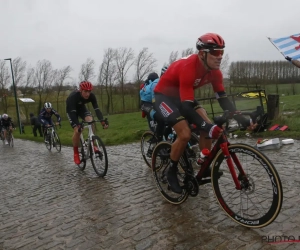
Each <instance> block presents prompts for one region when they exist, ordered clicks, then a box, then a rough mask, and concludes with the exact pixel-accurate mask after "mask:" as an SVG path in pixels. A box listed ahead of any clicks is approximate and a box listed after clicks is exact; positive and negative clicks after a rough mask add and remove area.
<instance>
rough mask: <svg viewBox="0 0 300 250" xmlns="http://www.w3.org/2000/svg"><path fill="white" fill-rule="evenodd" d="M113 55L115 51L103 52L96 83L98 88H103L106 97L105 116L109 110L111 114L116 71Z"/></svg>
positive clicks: (110, 49)
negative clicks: (98, 85)
mask: <svg viewBox="0 0 300 250" xmlns="http://www.w3.org/2000/svg"><path fill="white" fill-rule="evenodd" d="M115 54H116V51H115V50H113V49H112V48H108V49H106V50H105V51H104V57H103V62H102V64H101V66H100V67H99V76H98V82H99V84H100V86H103V88H104V89H105V93H106V95H107V102H106V104H105V105H103V106H104V107H105V111H106V113H107V114H109V111H110V110H111V111H112V112H113V102H112V86H113V83H114V79H115V78H116V71H117V70H116V65H115V64H114V59H115ZM101 101H103V98H101Z"/></svg>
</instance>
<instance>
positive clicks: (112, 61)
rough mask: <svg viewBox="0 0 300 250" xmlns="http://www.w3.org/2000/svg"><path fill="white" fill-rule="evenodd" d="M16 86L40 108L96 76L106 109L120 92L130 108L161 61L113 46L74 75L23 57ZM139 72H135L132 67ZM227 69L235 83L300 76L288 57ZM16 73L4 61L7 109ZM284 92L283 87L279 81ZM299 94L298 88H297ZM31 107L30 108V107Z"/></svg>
mask: <svg viewBox="0 0 300 250" xmlns="http://www.w3.org/2000/svg"><path fill="white" fill-rule="evenodd" d="M193 53H197V51H195V50H194V49H192V48H187V49H185V50H182V51H181V52H179V51H172V52H171V53H170V55H169V58H168V61H167V62H165V63H164V65H160V67H159V68H161V67H163V66H168V65H170V64H171V63H172V62H174V61H176V60H178V59H179V58H181V57H186V56H188V55H191V54H193ZM12 66H13V72H14V79H15V86H16V89H17V90H20V91H21V92H22V94H23V97H30V96H32V95H33V93H34V94H35V96H36V99H35V101H36V111H39V110H40V109H41V108H42V105H43V103H44V102H46V101H49V100H51V101H52V102H53V100H55V102H56V104H57V106H58V103H59V101H60V100H61V98H62V95H64V93H65V90H66V89H68V90H70V89H72V90H73V89H75V88H76V87H78V83H79V82H80V81H83V80H86V81H92V82H93V84H94V85H95V92H96V93H97V95H98V96H100V99H101V102H102V106H103V107H104V109H105V110H104V111H105V113H114V112H115V111H116V110H115V100H114V99H115V98H117V99H119V100H121V110H119V111H118V112H125V111H126V105H127V104H126V96H127V95H130V96H132V97H134V98H136V99H137V102H136V103H137V107H136V108H137V109H138V103H139V98H140V96H139V89H140V84H141V83H142V82H143V81H144V80H145V79H146V77H147V75H148V74H149V73H151V72H153V71H154V69H155V67H157V60H156V59H155V58H154V55H153V53H151V52H150V51H149V49H148V48H143V49H141V50H140V51H139V52H138V53H137V54H136V55H135V52H134V50H133V49H132V48H125V47H120V48H117V49H113V48H108V49H105V50H104V55H103V58H102V62H101V64H100V66H99V68H98V70H96V69H95V61H94V60H93V59H91V58H88V59H87V60H86V62H84V63H83V64H82V65H81V68H80V72H79V74H78V79H72V78H71V72H72V71H73V69H72V68H71V66H70V65H67V66H64V67H62V68H60V69H55V68H53V66H52V63H51V62H50V61H49V60H46V59H44V60H39V61H38V62H37V63H36V66H35V67H31V66H29V67H27V62H26V61H24V60H23V59H22V58H20V57H18V58H15V59H13V60H12ZM129 70H131V72H132V71H133V72H134V76H129V75H128V72H129ZM221 70H222V72H223V74H224V76H226V78H228V80H229V83H230V86H233V87H234V86H237V87H238V86H244V87H246V88H248V89H249V88H251V87H253V86H258V85H259V86H262V85H264V84H276V86H278V84H279V83H294V84H296V82H297V81H299V75H300V71H299V69H297V68H296V67H294V66H292V65H291V64H289V63H288V62H286V61H263V62H262V61H238V62H232V63H230V64H229V56H228V55H227V54H226V55H225V56H224V57H223V60H222V64H221ZM9 89H12V78H11V71H10V67H9V65H7V63H6V61H3V60H1V61H0V98H1V101H0V110H1V111H2V112H7V110H8V107H9V105H10V104H9V102H8V99H7V98H8V96H9V95H12V93H13V91H8V90H9ZM277 92H278V87H277ZM292 93H293V94H296V89H295V88H294V90H293V91H292ZM210 94H211V91H210V90H208V92H207V93H205V89H204V91H198V92H197V95H199V96H198V97H199V98H201V97H207V95H210ZM26 113H27V112H26Z"/></svg>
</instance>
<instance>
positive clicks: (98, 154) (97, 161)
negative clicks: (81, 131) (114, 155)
mask: <svg viewBox="0 0 300 250" xmlns="http://www.w3.org/2000/svg"><path fill="white" fill-rule="evenodd" d="M90 156H91V162H92V165H93V168H94V170H95V172H96V174H97V175H98V176H99V177H103V176H105V175H106V173H107V168H108V160H107V153H106V148H105V145H104V143H103V142H102V140H101V139H100V137H99V136H96V135H95V136H93V141H91V143H90Z"/></svg>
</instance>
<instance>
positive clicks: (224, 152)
mask: <svg viewBox="0 0 300 250" xmlns="http://www.w3.org/2000/svg"><path fill="white" fill-rule="evenodd" d="M241 114H248V113H245V112H241ZM228 119H229V112H224V114H223V116H221V117H217V118H215V119H214V122H215V124H216V125H218V126H219V127H222V125H223V124H225V123H226V122H227V123H228ZM171 146H172V144H171V143H169V142H160V143H158V144H157V145H156V146H155V148H154V150H153V154H152V173H153V177H154V181H155V184H156V186H157V188H158V190H159V192H160V194H161V195H162V196H163V197H164V198H165V199H166V200H167V201H168V202H170V203H173V204H181V203H183V202H184V201H185V200H186V199H187V198H188V196H192V197H195V196H197V195H198V193H199V185H203V184H206V183H210V182H211V183H212V188H213V191H214V195H215V197H216V199H217V201H218V203H219V205H220V207H221V208H222V209H223V210H224V212H225V213H226V214H227V215H228V216H229V217H230V218H231V219H232V220H234V221H235V222H237V223H239V224H241V225H243V226H245V227H249V228H261V227H265V226H267V225H269V224H270V223H272V222H273V221H274V220H275V219H276V217H277V216H278V214H279V212H280V210H281V206H282V200H283V193H282V184H281V180H280V178H279V175H278V172H277V170H276V168H275V166H274V165H273V163H272V162H271V160H270V159H268V157H267V156H266V155H265V154H263V153H262V152H260V151H259V150H257V149H256V148H254V147H252V146H250V145H247V144H244V143H234V144H231V143H230V142H229V140H228V138H227V132H226V130H224V131H223V133H222V136H221V137H219V139H218V140H217V141H216V142H215V143H214V145H213V148H212V149H211V151H210V154H209V155H208V157H207V159H206V160H205V161H204V162H203V163H202V166H201V168H200V170H199V169H198V170H195V168H193V166H192V162H191V160H190V159H189V154H188V151H187V150H185V151H184V153H183V155H182V156H181V158H180V160H179V163H178V172H177V177H178V180H179V183H180V185H181V187H182V189H183V191H182V193H181V194H176V193H174V192H172V191H171V189H170V186H169V184H168V181H167V175H166V174H167V169H168V166H169V164H170V152H171ZM162 149H163V151H164V152H168V154H166V153H164V154H161V152H162ZM210 166H211V168H212V171H211V177H210V178H208V179H207V178H203V176H204V173H205V172H206V170H207V169H208V168H209V167H210ZM220 171H222V172H223V175H221V176H220Z"/></svg>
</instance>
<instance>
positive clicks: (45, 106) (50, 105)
mask: <svg viewBox="0 0 300 250" xmlns="http://www.w3.org/2000/svg"><path fill="white" fill-rule="evenodd" d="M44 108H45V109H52V104H51V103H50V102H45V104H44Z"/></svg>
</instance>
